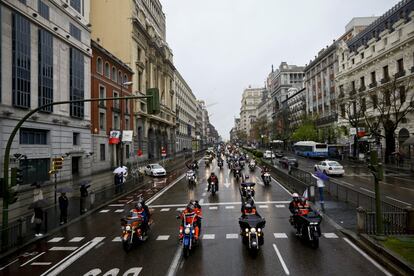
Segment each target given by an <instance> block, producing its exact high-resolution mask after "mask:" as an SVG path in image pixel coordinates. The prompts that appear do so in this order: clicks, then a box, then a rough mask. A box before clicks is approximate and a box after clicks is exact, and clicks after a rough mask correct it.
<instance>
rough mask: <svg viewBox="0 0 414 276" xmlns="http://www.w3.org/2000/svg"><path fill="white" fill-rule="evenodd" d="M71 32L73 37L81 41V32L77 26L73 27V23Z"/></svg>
mask: <svg viewBox="0 0 414 276" xmlns="http://www.w3.org/2000/svg"><path fill="white" fill-rule="evenodd" d="M69 32H70V34H71V36H73V37H74V38H76V39H77V40H79V41H80V40H81V30H80V29H79V28H77V27H76V26H75V25H73V24H72V23H70V25H69Z"/></svg>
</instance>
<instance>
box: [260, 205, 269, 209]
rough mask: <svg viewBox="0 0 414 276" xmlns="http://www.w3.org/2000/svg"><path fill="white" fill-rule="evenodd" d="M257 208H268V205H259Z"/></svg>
mask: <svg viewBox="0 0 414 276" xmlns="http://www.w3.org/2000/svg"><path fill="white" fill-rule="evenodd" d="M259 208H261V209H266V208H269V206H267V205H259Z"/></svg>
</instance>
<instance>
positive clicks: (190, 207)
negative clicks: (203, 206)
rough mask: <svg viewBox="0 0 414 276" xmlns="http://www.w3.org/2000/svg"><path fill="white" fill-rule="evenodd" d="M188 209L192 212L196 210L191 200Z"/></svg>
mask: <svg viewBox="0 0 414 276" xmlns="http://www.w3.org/2000/svg"><path fill="white" fill-rule="evenodd" d="M187 210H188V211H190V212H192V211H193V210H194V204H193V203H192V202H191V201H190V203H188V205H187Z"/></svg>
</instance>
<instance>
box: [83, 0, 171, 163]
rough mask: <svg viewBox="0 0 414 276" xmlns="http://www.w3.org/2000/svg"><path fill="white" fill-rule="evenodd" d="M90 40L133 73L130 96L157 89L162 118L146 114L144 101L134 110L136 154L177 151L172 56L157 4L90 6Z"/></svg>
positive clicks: (97, 1)
mask: <svg viewBox="0 0 414 276" xmlns="http://www.w3.org/2000/svg"><path fill="white" fill-rule="evenodd" d="M91 24H92V28H91V29H92V38H93V40H95V41H96V42H98V43H99V44H100V45H102V46H103V47H104V48H105V49H107V50H108V51H110V52H111V53H112V54H114V55H115V56H117V57H118V58H119V59H120V60H122V61H123V62H124V63H125V64H127V65H128V66H129V67H131V68H132V70H133V71H134V76H133V78H132V82H133V85H132V91H133V93H134V94H136V95H145V94H146V91H147V89H149V88H158V90H159V100H160V103H161V112H160V114H158V115H156V116H155V115H149V114H148V113H147V106H146V100H145V99H141V100H137V101H135V104H134V149H133V151H135V152H136V151H137V150H141V151H142V152H143V155H142V157H139V160H141V159H147V158H148V159H154V158H155V159H158V158H160V157H161V149H162V148H165V149H166V150H167V154H172V153H173V152H174V150H175V127H176V114H175V111H176V106H175V105H176V103H175V94H174V70H175V67H174V65H173V54H172V51H171V49H170V48H169V46H168V44H167V42H166V35H165V32H166V24H165V14H164V13H163V11H162V6H161V3H160V2H159V1H158V0H136V1H132V0H130V1H119V0H105V1H101V0H92V1H91Z"/></svg>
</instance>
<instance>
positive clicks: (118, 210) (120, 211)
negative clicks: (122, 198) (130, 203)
mask: <svg viewBox="0 0 414 276" xmlns="http://www.w3.org/2000/svg"><path fill="white" fill-rule="evenodd" d="M123 211H124V209H117V210H115V213H122V212H123Z"/></svg>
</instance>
